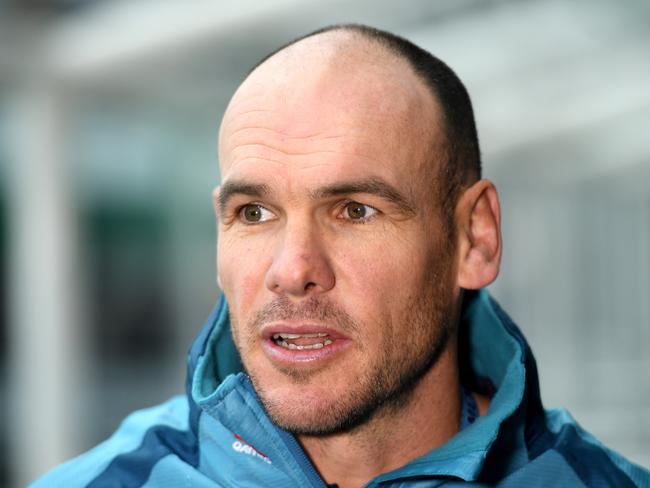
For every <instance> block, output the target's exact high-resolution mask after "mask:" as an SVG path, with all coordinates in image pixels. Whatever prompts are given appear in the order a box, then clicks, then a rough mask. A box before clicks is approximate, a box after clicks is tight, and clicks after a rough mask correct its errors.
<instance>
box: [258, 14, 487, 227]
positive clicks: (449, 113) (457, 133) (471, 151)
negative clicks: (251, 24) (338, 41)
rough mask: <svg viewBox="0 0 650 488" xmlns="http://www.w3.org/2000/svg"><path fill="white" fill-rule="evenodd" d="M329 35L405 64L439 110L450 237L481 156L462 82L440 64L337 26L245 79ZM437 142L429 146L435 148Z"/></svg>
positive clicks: (372, 32)
mask: <svg viewBox="0 0 650 488" xmlns="http://www.w3.org/2000/svg"><path fill="white" fill-rule="evenodd" d="M331 31H347V32H352V33H356V34H359V35H360V36H361V37H363V38H365V39H366V40H369V41H371V42H375V43H377V44H378V45H380V46H382V47H384V48H386V49H388V51H389V52H390V53H392V54H394V55H396V56H397V57H398V58H400V59H403V60H405V61H406V62H407V63H408V64H409V65H410V66H411V68H412V69H413V71H414V72H415V74H416V76H418V78H419V79H420V80H421V81H423V82H424V83H425V85H426V86H427V87H428V88H429V90H430V91H431V93H432V95H433V96H434V97H435V99H436V100H437V101H438V102H439V104H440V106H441V107H442V117H443V125H444V133H445V138H446V141H445V144H444V159H445V160H444V161H443V163H444V164H440V168H439V171H438V176H439V188H438V189H439V195H440V205H441V207H442V210H443V215H444V217H445V223H446V225H447V226H448V229H447V230H448V231H449V232H450V233H452V234H453V233H454V226H453V214H454V209H455V207H456V203H457V201H458V197H459V196H460V193H461V191H462V189H463V188H464V187H465V186H467V185H468V184H470V183H472V182H474V181H476V180H478V179H480V178H481V153H480V149H479V142H478V133H477V130H476V122H475V120H474V111H473V109H472V102H471V100H470V97H469V93H468V92H467V89H466V88H465V85H463V82H462V81H461V80H460V78H459V77H458V76H457V75H456V73H454V71H453V70H452V69H451V68H450V67H449V66H447V65H446V64H445V63H444V62H443V61H442V60H440V59H439V58H437V57H436V56H434V55H433V54H431V53H430V52H428V51H426V50H425V49H422V48H421V47H419V46H417V45H416V44H414V43H412V42H411V41H409V40H408V39H405V38H403V37H400V36H398V35H396V34H392V33H390V32H387V31H383V30H380V29H376V28H374V27H369V26H366V25H362V24H336V25H330V26H328V27H323V28H321V29H318V30H315V31H313V32H310V33H309V34H305V35H303V36H301V37H298V38H296V39H293V40H292V41H289V42H287V43H286V44H284V45H282V46H280V47H279V48H277V49H275V50H274V51H273V52H271V53H270V54H268V55H267V56H265V57H264V58H262V59H261V60H260V61H259V62H258V63H257V64H256V65H255V66H254V67H253V68H252V69H251V70H250V71H249V73H248V74H249V75H250V74H251V73H252V72H253V71H255V69H256V68H257V67H258V66H260V65H261V64H263V63H264V62H265V61H266V60H268V59H269V58H271V57H272V56H274V55H275V54H277V53H279V52H280V51H282V50H284V49H285V48H287V47H289V46H291V45H293V44H296V43H297V42H299V41H302V40H303V39H307V38H309V37H313V36H316V35H318V34H323V33H326V32H331ZM434 142H436V141H432V145H433V143H434Z"/></svg>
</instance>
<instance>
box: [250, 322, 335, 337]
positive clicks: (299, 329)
mask: <svg viewBox="0 0 650 488" xmlns="http://www.w3.org/2000/svg"><path fill="white" fill-rule="evenodd" d="M283 332H286V333H288V334H316V333H318V332H324V333H326V334H327V335H328V336H329V337H330V339H347V336H345V335H344V334H343V333H341V332H340V331H338V330H336V329H334V328H332V327H330V326H328V325H322V324H318V323H314V322H284V321H282V322H270V323H268V324H265V325H263V326H262V328H261V330H260V333H261V335H262V338H263V339H265V340H266V339H272V338H273V335H274V334H281V333H283Z"/></svg>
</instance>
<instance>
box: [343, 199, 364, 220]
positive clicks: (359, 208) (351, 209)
mask: <svg viewBox="0 0 650 488" xmlns="http://www.w3.org/2000/svg"><path fill="white" fill-rule="evenodd" d="M347 213H348V217H350V218H351V219H352V220H359V219H363V218H364V217H365V216H366V206H365V205H363V204H361V203H356V202H352V203H350V204H348V206H347Z"/></svg>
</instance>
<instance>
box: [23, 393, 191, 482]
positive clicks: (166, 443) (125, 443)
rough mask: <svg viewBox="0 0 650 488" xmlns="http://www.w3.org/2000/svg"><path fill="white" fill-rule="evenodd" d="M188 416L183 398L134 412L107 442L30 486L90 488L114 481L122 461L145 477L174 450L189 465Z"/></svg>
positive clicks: (186, 404) (172, 399)
mask: <svg viewBox="0 0 650 488" xmlns="http://www.w3.org/2000/svg"><path fill="white" fill-rule="evenodd" d="M188 417H189V407H188V403H187V398H186V397H185V396H176V397H173V398H171V399H170V400H168V401H167V402H165V403H163V404H161V405H158V406H156V407H152V408H148V409H144V410H139V411H137V412H134V413H132V414H131V415H129V416H128V417H127V418H126V419H125V420H124V421H123V422H122V424H121V425H120V426H119V428H118V429H117V431H116V432H115V433H114V434H113V435H112V436H111V437H110V438H109V439H107V440H106V441H104V442H102V443H101V444H99V445H97V446H96V447H95V448H93V449H91V450H90V451H88V452H86V453H84V454H82V455H80V456H78V457H76V458H74V459H72V460H70V461H68V462H66V463H64V464H62V465H60V466H58V467H57V468H55V469H54V470H52V471H50V472H49V473H47V474H46V475H44V476H43V477H42V478H40V479H38V480H37V481H35V482H34V483H33V484H32V485H31V486H32V487H34V488H40V487H46V486H47V487H51V486H66V487H68V488H71V487H76V486H92V485H93V484H94V483H95V482H96V480H98V479H101V478H102V477H111V478H112V479H115V476H117V475H119V472H120V469H121V468H120V464H123V463H124V462H125V461H126V462H128V463H130V465H131V466H132V468H135V469H134V472H139V473H141V475H142V476H148V474H149V473H150V472H151V469H152V468H153V467H154V466H155V464H157V463H158V462H159V461H161V460H162V459H163V458H164V457H166V456H167V455H168V454H171V453H172V452H173V453H174V454H177V452H176V451H179V452H180V456H181V457H185V458H186V460H187V461H189V462H192V461H193V460H194V459H193V457H195V451H196V445H195V444H196V443H195V442H194V441H193V439H194V437H195V436H194V434H193V433H192V432H191V430H190V428H189V421H188ZM116 468H117V469H116ZM145 480H146V478H145V479H144V480H142V481H145Z"/></svg>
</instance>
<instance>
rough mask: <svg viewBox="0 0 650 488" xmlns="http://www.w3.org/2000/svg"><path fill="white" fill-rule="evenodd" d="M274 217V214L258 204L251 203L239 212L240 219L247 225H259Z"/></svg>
mask: <svg viewBox="0 0 650 488" xmlns="http://www.w3.org/2000/svg"><path fill="white" fill-rule="evenodd" d="M274 217H275V216H274V215H273V212H271V211H270V210H268V209H267V208H264V207H263V206H262V205H259V204H257V203H249V204H248V205H244V206H243V207H242V208H241V209H240V210H239V218H240V219H241V220H242V221H243V222H244V223H246V224H259V223H261V222H266V221H267V220H271V219H272V218H274Z"/></svg>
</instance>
